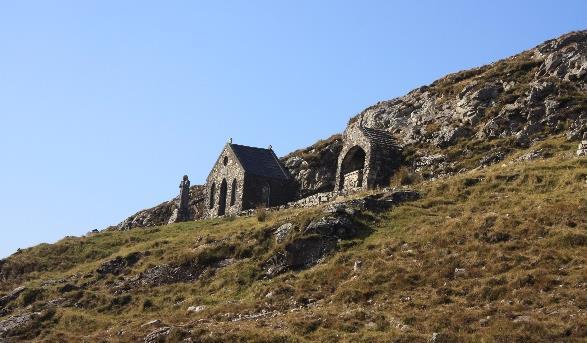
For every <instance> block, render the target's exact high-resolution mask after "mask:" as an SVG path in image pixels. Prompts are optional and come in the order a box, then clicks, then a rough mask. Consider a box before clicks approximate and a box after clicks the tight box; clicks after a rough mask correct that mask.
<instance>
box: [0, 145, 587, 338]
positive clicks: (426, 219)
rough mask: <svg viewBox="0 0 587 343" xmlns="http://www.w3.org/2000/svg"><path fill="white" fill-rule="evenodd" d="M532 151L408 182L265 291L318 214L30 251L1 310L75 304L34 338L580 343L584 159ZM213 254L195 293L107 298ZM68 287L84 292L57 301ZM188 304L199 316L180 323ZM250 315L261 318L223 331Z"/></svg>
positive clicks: (163, 289)
mask: <svg viewBox="0 0 587 343" xmlns="http://www.w3.org/2000/svg"><path fill="white" fill-rule="evenodd" d="M537 148H548V149H550V151H551V152H552V157H551V158H548V159H545V160H535V161H524V162H520V161H516V158H517V157H518V156H520V155H522V154H524V153H526V152H527V151H517V152H515V153H514V154H511V156H510V157H508V159H506V160H505V161H503V162H501V163H499V164H498V165H494V166H491V167H488V168H483V169H475V170H471V171H469V172H466V173H463V174H458V175H455V176H452V177H448V178H444V179H440V180H435V181H423V182H419V183H417V184H414V185H411V187H414V188H417V189H418V190H419V191H420V192H422V194H423V198H422V199H421V200H418V201H416V202H412V203H406V204H404V205H401V206H398V207H395V208H393V209H391V210H389V211H386V212H383V213H368V214H367V215H365V216H363V217H362V218H361V223H362V224H364V225H367V226H369V227H370V228H371V229H372V230H373V232H372V233H371V234H370V235H369V236H367V237H364V238H357V239H353V240H348V241H344V242H341V243H340V244H339V248H338V250H337V251H336V252H335V253H334V254H332V255H330V256H328V257H327V258H326V259H325V260H324V262H323V263H320V264H318V265H316V266H314V267H312V268H309V269H307V270H302V271H297V272H291V271H290V272H286V273H284V274H281V275H279V276H277V277H275V278H273V279H267V278H265V277H264V274H263V272H262V268H261V265H262V263H263V262H264V261H265V260H266V259H267V258H269V256H271V255H272V254H273V253H275V251H277V250H278V249H280V247H281V246H280V245H277V244H276V243H275V242H274V240H273V236H272V234H271V229H273V228H275V227H277V226H278V225H280V224H282V223H285V222H294V223H296V225H297V227H303V226H304V225H305V224H307V223H308V222H309V221H310V220H311V219H312V218H314V217H316V216H318V215H319V214H320V208H314V209H297V210H285V211H279V212H268V213H267V214H268V215H267V217H266V218H265V219H264V221H262V222H260V221H258V220H257V218H256V217H254V216H252V217H246V218H234V219H231V220H219V219H215V220H206V221H198V222H188V223H179V224H172V225H168V226H163V227H157V228H149V229H134V230H129V231H123V232H119V231H110V232H102V233H99V234H96V235H92V236H89V237H82V238H66V239H64V240H62V241H60V242H58V243H55V244H50V245H49V244H43V245H40V246H37V247H33V248H30V249H25V250H23V251H22V252H21V253H19V254H17V255H14V256H12V257H10V258H8V259H7V260H6V261H5V262H4V263H3V265H2V266H1V269H0V270H1V271H2V273H3V275H5V276H6V277H8V280H6V281H4V282H2V283H1V284H0V294H2V293H3V292H4V293H7V292H8V291H10V290H11V289H13V288H14V287H16V286H17V285H21V284H23V285H26V286H27V287H28V288H29V290H28V291H27V292H26V293H23V294H22V295H21V296H20V298H19V299H17V300H15V301H14V302H13V303H12V304H11V305H10V306H32V309H39V310H42V309H43V308H44V306H43V304H44V303H46V302H47V301H49V300H51V299H56V298H59V297H64V298H66V299H69V300H71V303H72V304H74V303H75V304H77V306H78V307H74V306H70V307H65V308H64V307H58V308H57V309H56V311H55V312H54V313H53V314H50V313H49V314H48V315H47V316H46V317H45V318H44V319H43V320H42V321H41V322H40V324H39V325H38V327H36V329H35V330H32V331H30V332H29V333H23V336H22V337H23V338H28V339H36V340H39V341H43V340H46V341H79V338H80V337H84V339H86V340H95V341H102V340H105V341H112V340H114V341H137V340H141V339H142V338H143V337H144V336H145V335H147V334H148V333H149V332H151V331H152V330H153V329H154V328H153V327H141V325H142V324H144V323H145V322H147V321H149V320H152V319H160V320H161V321H163V322H164V323H165V324H166V325H170V326H172V327H173V331H172V337H173V339H175V340H180V339H183V338H184V337H188V336H192V337H193V338H194V339H195V340H201V341H208V342H222V341H260V342H263V341H266V342H304V341H307V342H312V341H325V342H339V341H356V342H373V341H375V342H377V341H394V340H395V341H421V342H426V341H427V340H429V339H430V337H431V336H432V334H433V333H437V334H438V337H439V339H444V340H445V341H470V342H494V341H501V342H526V341H565V340H568V341H581V340H585V339H587V312H586V310H587V292H586V289H585V285H587V273H586V272H585V265H586V263H587V196H586V194H587V186H586V183H585V177H586V176H587V160H586V159H584V158H583V159H579V158H576V157H574V156H573V149H574V148H575V147H574V146H573V145H572V144H567V143H566V142H564V140H563V139H562V138H561V137H554V138H552V139H550V140H548V141H545V142H542V143H539V144H537V145H536V146H534V147H533V148H532V149H537ZM472 180H474V181H472ZM132 252H142V253H144V255H143V257H142V258H141V259H140V260H139V262H138V263H137V264H135V265H134V266H132V267H131V268H130V269H129V270H128V271H127V273H126V274H124V275H120V276H113V275H108V276H105V277H99V276H98V275H97V273H95V270H96V269H97V268H98V267H99V266H100V264H101V263H103V262H104V261H106V260H109V259H112V258H114V257H116V256H126V255H128V254H130V253H132ZM225 258H231V259H234V262H233V263H232V264H230V265H228V266H226V267H224V268H220V269H215V268H207V269H206V271H205V272H204V273H203V274H202V275H201V277H200V278H199V279H198V280H197V281H195V282H189V283H176V284H171V285H164V286H158V287H146V288H137V289H134V290H131V291H129V292H123V293H116V292H114V290H113V288H111V286H112V285H115V284H116V283H118V282H120V281H121V280H124V279H129V278H132V277H133V276H135V275H137V274H138V273H140V272H143V271H145V270H147V269H149V268H151V267H153V266H156V265H161V264H172V265H185V264H197V265H202V266H210V265H213V264H214V263H215V262H217V261H219V260H223V259H225ZM356 261H361V263H360V267H359V269H358V270H356V271H355V269H354V265H355V262H356ZM455 270H464V271H463V272H455ZM47 280H57V281H55V282H53V283H47ZM66 282H67V283H72V284H76V285H78V286H82V285H84V284H87V285H86V286H85V288H84V289H82V290H77V291H72V292H68V293H64V294H60V293H59V291H58V289H59V288H60V287H62V286H63V285H64V284H65V283H66ZM268 294H270V296H268ZM192 305H205V306H206V309H205V310H204V311H202V312H200V313H187V312H186V310H187V308H188V307H189V306H192ZM263 310H265V311H268V312H271V313H274V316H273V315H271V316H265V317H261V318H259V319H258V320H252V319H243V320H240V321H233V320H234V319H236V318H238V316H237V314H241V315H242V316H246V315H254V314H259V313H261V312H262V311H263ZM15 311H16V312H18V311H19V310H18V308H16V309H15ZM516 318H517V319H516ZM520 318H521V319H520ZM0 319H1V318H0ZM120 332H123V334H122V335H118V333H120Z"/></svg>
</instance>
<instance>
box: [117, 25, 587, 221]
mask: <svg viewBox="0 0 587 343" xmlns="http://www.w3.org/2000/svg"><path fill="white" fill-rule="evenodd" d="M358 117H363V122H364V124H365V125H366V126H368V127H373V128H378V129H384V130H388V131H389V132H390V133H392V134H393V135H394V136H395V137H396V139H397V140H398V142H400V143H401V145H402V146H403V148H404V151H405V152H406V156H405V161H404V164H405V165H407V166H409V167H410V168H412V169H417V171H418V172H420V173H421V174H422V175H423V176H424V177H425V178H433V177H438V176H442V175H450V174H454V173H458V172H462V171H466V170H471V169H473V168H476V167H479V166H484V165H489V164H493V163H497V162H499V161H501V160H502V159H504V158H505V157H506V156H507V155H508V154H510V153H512V152H514V151H516V149H518V148H521V147H522V148H523V147H528V146H530V145H531V144H532V143H533V142H536V141H539V140H543V139H545V138H547V137H549V136H550V135H554V134H564V135H565V137H566V139H567V140H569V141H578V140H579V139H580V137H581V133H582V132H584V131H585V130H586V129H585V128H586V127H587V31H578V32H571V33H568V34H566V35H563V36H561V37H559V38H557V39H553V40H549V41H547V42H544V43H543V44H541V45H539V46H537V47H535V48H533V49H530V50H528V51H525V52H522V53H520V54H518V55H515V56H512V57H510V58H506V59H503V60H500V61H497V62H495V63H492V64H489V65H486V66H482V67H479V68H475V69H471V70H466V71H461V72H458V73H454V74H450V75H447V76H445V77H443V78H441V79H439V80H437V81H435V82H433V83H432V84H430V85H428V86H423V87H420V88H418V89H415V90H413V91H411V92H410V93H408V94H407V95H405V96H402V97H399V98H395V99H392V100H387V101H382V102H379V103H377V104H375V105H373V106H370V107H368V108H366V109H365V110H363V111H362V112H361V113H359V114H358V115H357V116H355V117H354V118H352V119H351V120H350V121H351V122H352V121H355V120H357V119H358ZM341 148H342V137H341V135H339V134H335V135H333V136H332V137H330V138H328V139H325V140H321V141H319V142H317V143H316V144H314V145H312V146H309V147H307V148H304V149H300V150H297V151H295V152H292V153H290V154H288V155H287V156H285V157H283V158H282V162H283V164H284V165H285V167H286V168H287V169H288V171H289V172H290V174H291V175H292V176H293V178H294V179H295V181H296V182H297V187H298V192H297V196H298V197H300V198H301V197H306V196H310V195H312V194H316V193H319V192H325V191H331V190H333V189H334V181H335V175H336V162H337V160H338V154H339V153H340V150H341ZM203 191H204V189H203V188H194V189H193V196H192V198H194V199H200V198H201V197H202V196H203ZM174 206H176V204H175V202H173V201H171V202H166V203H164V204H161V205H159V206H157V207H154V208H152V209H147V210H143V211H141V212H139V213H137V214H135V215H133V216H131V217H129V218H127V219H126V220H125V221H123V222H122V223H120V224H119V225H118V227H117V228H118V229H128V228H131V227H149V226H154V225H161V224H165V223H167V221H168V219H169V216H170V215H171V213H172V212H173V208H174ZM197 206H198V205H197V204H195V203H194V204H193V205H192V207H193V209H194V211H195V209H196V207H197Z"/></svg>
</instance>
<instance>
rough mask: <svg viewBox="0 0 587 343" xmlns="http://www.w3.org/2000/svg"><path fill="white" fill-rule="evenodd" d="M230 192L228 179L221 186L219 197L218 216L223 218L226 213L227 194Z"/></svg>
mask: <svg viewBox="0 0 587 343" xmlns="http://www.w3.org/2000/svg"><path fill="white" fill-rule="evenodd" d="M227 192H228V185H227V184H226V179H223V180H222V183H221V184H220V194H219V197H218V215H219V216H223V215H224V214H225V213H226V193H227Z"/></svg>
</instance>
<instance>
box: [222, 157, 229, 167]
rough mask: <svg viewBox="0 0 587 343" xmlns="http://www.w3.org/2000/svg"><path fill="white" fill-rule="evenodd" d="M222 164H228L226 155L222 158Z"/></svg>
mask: <svg viewBox="0 0 587 343" xmlns="http://www.w3.org/2000/svg"><path fill="white" fill-rule="evenodd" d="M222 164H224V165H227V164H228V156H224V159H223V160H222Z"/></svg>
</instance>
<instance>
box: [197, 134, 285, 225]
mask: <svg viewBox="0 0 587 343" xmlns="http://www.w3.org/2000/svg"><path fill="white" fill-rule="evenodd" d="M291 184H292V182H291V177H290V176H289V174H288V173H287V171H286V170H285V168H283V166H282V165H281V162H280V161H279V159H278V158H277V156H275V153H274V152H273V150H272V149H271V148H269V149H263V148H255V147H249V146H245V145H238V144H232V142H229V143H228V144H226V145H225V146H224V148H223V150H222V152H221V153H220V156H219V157H218V160H217V161H216V163H215V164H214V167H213V168H212V171H211V172H210V174H209V176H208V178H207V180H206V193H207V196H206V204H205V209H204V211H205V217H208V218H212V217H219V216H224V215H237V214H239V213H241V212H242V211H245V210H248V209H253V208H256V207H259V206H262V207H273V206H279V205H282V204H285V203H287V202H288V201H290V200H291V199H292V197H293V190H292V187H291Z"/></svg>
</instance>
